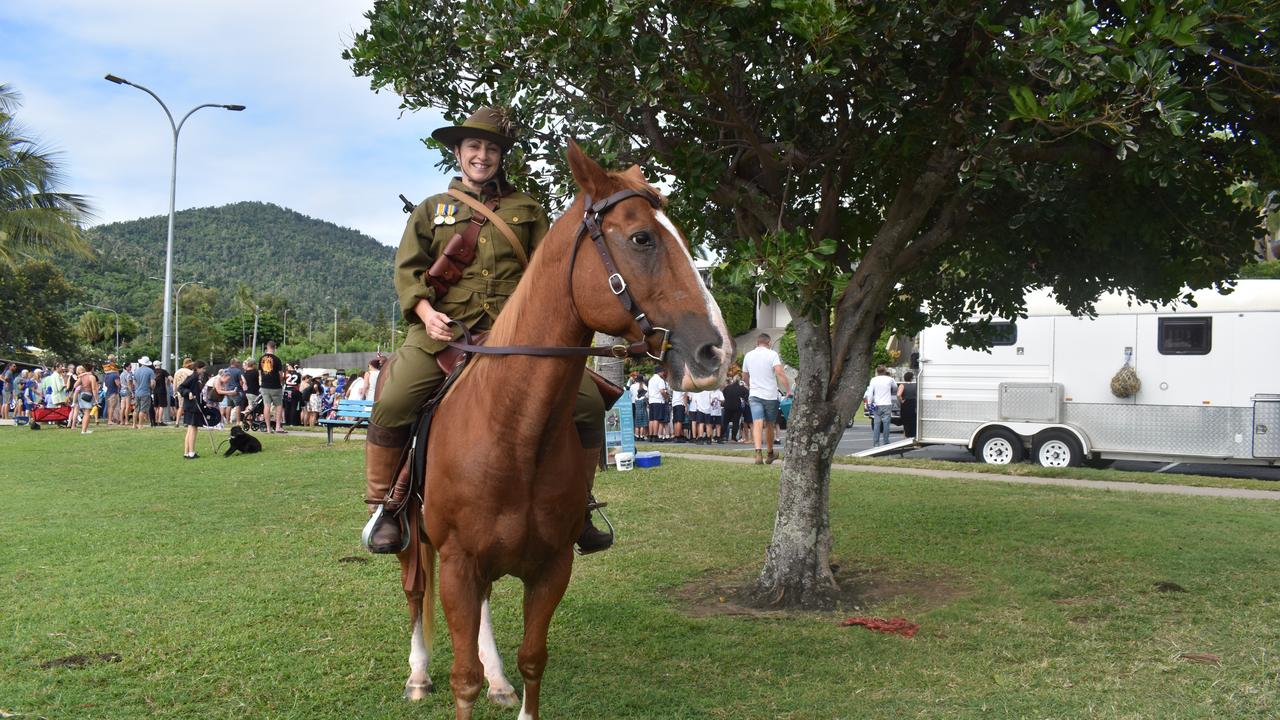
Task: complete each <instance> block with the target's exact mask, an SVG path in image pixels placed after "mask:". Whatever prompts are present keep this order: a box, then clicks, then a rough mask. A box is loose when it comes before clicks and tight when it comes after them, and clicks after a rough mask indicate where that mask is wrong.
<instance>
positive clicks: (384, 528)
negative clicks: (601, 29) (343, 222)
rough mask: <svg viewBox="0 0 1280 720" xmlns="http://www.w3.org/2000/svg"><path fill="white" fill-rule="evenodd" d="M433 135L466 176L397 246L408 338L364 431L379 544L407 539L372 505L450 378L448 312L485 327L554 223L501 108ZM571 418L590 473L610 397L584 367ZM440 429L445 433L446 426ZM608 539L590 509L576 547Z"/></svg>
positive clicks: (434, 200) (590, 547)
mask: <svg viewBox="0 0 1280 720" xmlns="http://www.w3.org/2000/svg"><path fill="white" fill-rule="evenodd" d="M431 136H432V137H434V138H435V139H436V140H439V141H440V142H442V143H444V144H445V145H446V146H448V147H450V148H452V150H453V154H454V157H455V158H456V159H457V161H458V166H459V167H460V168H461V170H462V175H461V176H460V177H456V178H454V179H453V181H452V182H450V183H449V191H448V192H445V193H441V194H439V195H433V196H431V197H429V198H427V199H426V200H424V201H423V202H422V203H421V204H420V205H418V206H417V207H416V208H415V209H414V211H413V214H412V215H411V216H410V217H409V223H408V225H407V226H406V227H405V231H404V236H403V237H402V238H401V240H400V249H399V250H398V251H397V252H396V261H395V286H396V294H397V296H398V297H399V299H400V307H401V310H402V311H403V313H404V317H405V320H406V321H407V322H408V324H409V327H408V333H407V335H406V337H405V341H404V344H403V345H401V346H400V348H399V350H397V351H396V354H395V356H393V357H392V358H391V360H390V361H389V363H388V365H387V366H386V367H385V368H384V369H383V372H382V373H380V377H379V387H380V389H379V390H378V391H377V395H376V397H377V400H376V401H375V402H374V405H373V411H372V415H371V417H370V418H369V430H368V434H367V435H366V438H365V483H366V486H367V491H368V492H367V495H366V498H365V502H366V503H369V505H370V509H371V512H374V517H373V518H372V519H371V520H370V523H369V525H368V526H366V528H365V532H364V538H363V539H364V542H365V546H366V547H367V548H368V550H369V551H370V552H374V553H395V552H399V551H400V550H402V549H403V548H404V547H405V545H406V543H407V538H406V537H404V532H403V528H402V526H401V523H400V521H399V519H398V518H395V517H391V516H390V514H389V513H388V514H385V515H384V514H383V513H382V512H380V508H379V509H378V511H375V508H374V506H380V505H381V504H382V503H383V501H384V500H385V499H386V498H387V494H388V491H389V490H390V489H391V486H392V484H393V483H394V481H395V479H396V478H395V472H396V469H397V465H398V463H399V460H400V458H401V454H402V452H403V451H404V448H405V446H406V445H407V444H408V442H409V439H410V437H409V436H410V426H411V425H412V424H413V421H414V420H415V419H416V417H417V414H418V411H419V409H420V407H421V406H422V404H423V403H424V402H425V401H426V400H427V399H428V398H430V397H431V396H432V395H434V394H435V392H436V390H437V389H438V388H439V387H440V384H441V383H442V382H443V381H444V378H445V373H444V371H443V370H441V368H440V366H439V364H438V363H437V362H436V354H437V353H438V352H440V351H441V350H443V349H445V347H446V346H447V343H448V342H449V341H450V340H453V339H454V336H453V334H452V332H451V328H450V326H449V323H450V321H451V320H452V321H455V322H458V323H461V324H463V325H465V326H466V327H468V328H470V330H471V332H473V333H476V332H483V331H486V330H488V329H489V328H490V327H491V326H492V324H493V322H494V320H495V319H497V317H498V313H499V312H500V311H501V310H502V308H503V306H504V305H505V304H506V301H507V299H508V298H509V297H510V296H511V294H512V293H513V292H514V291H515V288H516V283H517V281H519V280H520V277H521V276H522V275H523V274H524V271H525V265H526V264H527V262H528V256H529V255H532V254H533V251H534V250H535V249H536V248H537V247H538V244H539V243H540V242H541V241H542V238H543V236H544V235H546V233H547V228H548V226H549V223H548V221H547V214H546V211H544V210H543V209H542V207H541V206H540V205H539V204H538V202H537V201H536V200H534V199H533V198H531V197H529V196H528V195H526V194H525V193H522V192H520V191H518V190H516V189H515V188H513V187H512V186H511V185H510V183H508V182H507V179H506V174H505V172H504V170H503V160H504V156H505V154H506V151H507V150H509V149H510V148H511V146H512V145H514V144H515V138H513V137H512V136H511V133H510V130H509V127H508V124H507V122H506V120H505V118H504V117H503V116H502V114H501V113H500V112H498V111H497V110H495V109H493V108H487V107H482V108H480V109H479V110H477V111H476V112H475V113H474V114H473V115H472V116H471V117H469V118H467V120H466V121H465V122H463V123H462V124H461V125H451V126H447V127H442V128H439V129H437V130H436V131H435V132H433V133H431ZM468 199H470V202H468ZM477 205H482V206H483V207H486V208H488V210H489V212H488V213H485V212H483V211H481V210H479V209H478V208H477V207H476V206H477ZM473 226H475V227H473ZM468 235H469V237H468ZM574 423H575V425H576V426H577V428H578V439H579V441H580V443H581V453H580V455H579V458H580V462H581V463H582V464H583V466H585V467H591V468H592V477H594V468H595V467H596V464H597V462H598V458H599V457H600V449H601V447H602V446H603V445H604V401H603V400H602V399H601V397H600V392H599V390H598V389H597V388H596V386H595V384H594V383H592V382H591V380H590V379H588V378H587V377H586V375H585V373H584V376H583V378H582V383H581V386H580V388H579V393H578V401H577V404H576V406H575V410H574ZM435 431H436V433H437V434H438V435H439V437H440V438H442V439H443V440H444V441H446V442H447V441H448V436H449V428H447V427H437V428H436V429H435ZM493 431H494V432H497V431H498V428H493ZM612 543H613V535H612V534H610V533H605V532H602V531H600V530H598V529H596V527H595V526H594V525H593V524H592V523H591V512H590V510H587V512H586V522H585V524H584V525H583V529H582V534H581V535H580V536H579V537H578V540H577V544H578V548H579V551H580V552H582V553H583V554H586V553H591V552H597V551H599V550H604V549H606V548H608V547H609V546H610V545H611V544H612Z"/></svg>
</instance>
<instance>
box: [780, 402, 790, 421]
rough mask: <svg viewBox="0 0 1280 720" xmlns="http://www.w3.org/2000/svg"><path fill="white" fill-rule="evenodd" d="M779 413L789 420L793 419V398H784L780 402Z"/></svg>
mask: <svg viewBox="0 0 1280 720" xmlns="http://www.w3.org/2000/svg"><path fill="white" fill-rule="evenodd" d="M778 414H779V415H781V416H782V417H784V418H786V419H787V420H790V419H791V398H783V399H782V402H779V403H778Z"/></svg>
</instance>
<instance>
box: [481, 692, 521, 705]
mask: <svg viewBox="0 0 1280 720" xmlns="http://www.w3.org/2000/svg"><path fill="white" fill-rule="evenodd" d="M488 697H489V701H490V702H493V703H495V704H497V705H501V706H502V707H504V708H518V707H520V696H519V695H517V694H516V691H515V690H501V689H494V688H490V689H489V695H488Z"/></svg>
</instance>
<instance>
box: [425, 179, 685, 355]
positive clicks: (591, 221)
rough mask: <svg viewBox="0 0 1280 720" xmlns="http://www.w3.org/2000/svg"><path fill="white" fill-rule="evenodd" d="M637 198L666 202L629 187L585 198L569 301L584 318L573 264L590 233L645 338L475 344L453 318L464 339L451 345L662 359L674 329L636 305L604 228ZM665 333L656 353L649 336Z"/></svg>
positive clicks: (484, 350)
mask: <svg viewBox="0 0 1280 720" xmlns="http://www.w3.org/2000/svg"><path fill="white" fill-rule="evenodd" d="M633 197H639V198H644V199H645V200H646V201H648V203H649V204H650V205H651V206H653V208H654V209H655V210H657V209H659V208H661V207H662V201H661V200H660V199H659V198H658V196H657V195H655V194H654V193H652V192H649V191H647V190H635V189H630V188H629V189H626V190H620V191H618V192H616V193H614V194H612V195H610V196H609V197H607V198H605V199H603V200H600V201H598V202H594V203H593V202H592V201H591V196H590V195H587V196H586V197H585V198H584V201H585V204H586V208H587V209H586V211H585V212H584V213H583V216H582V224H580V225H579V226H578V232H577V235H576V238H575V240H574V241H573V252H572V254H571V255H570V256H569V303H570V305H572V306H573V312H574V313H575V314H577V315H578V317H582V315H581V313H578V307H577V304H576V303H575V302H574V300H573V267H574V263H576V262H577V260H578V248H579V247H581V246H582V239H583V238H584V237H587V236H590V237H591V242H592V244H594V245H595V248H596V252H598V253H599V254H600V260H601V262H603V263H604V270H605V272H606V273H608V274H609V275H608V283H609V290H610V291H611V292H612V293H613V294H614V296H615V297H617V298H618V301H619V302H621V303H622V307H623V309H625V310H626V311H627V314H629V315H631V317H632V318H633V319H634V320H635V321H636V324H638V325H639V326H640V332H641V333H643V334H644V337H643V338H641V339H640V340H637V341H635V342H633V343H631V344H630V345H593V346H589V347H578V346H556V345H500V346H489V345H475V344H473V343H472V341H471V333H470V331H469V330H468V329H467V328H466V327H465V326H463V325H462V324H461V323H458V322H456V321H452V322H451V324H454V325H457V326H458V327H460V328H462V335H463V341H461V342H459V341H453V342H450V343H449V345H450V347H454V348H457V349H458V350H462V351H463V352H468V353H480V354H482V355H543V356H572V355H595V356H599V357H614V358H618V359H619V360H621V359H622V358H627V357H632V358H641V357H649V358H652V359H653V360H656V361H658V362H662V360H663V358H665V357H666V354H667V348H668V347H669V343H668V342H667V340H668V338H669V337H670V336H671V331H670V330H669V329H667V328H664V327H657V326H655V325H654V324H653V323H651V322H650V321H649V317H648V316H647V315H646V314H645V313H644V311H643V310H641V309H640V307H639V305H637V304H636V301H635V298H633V297H631V291H630V290H629V289H628V288H627V281H626V279H625V278H623V277H622V273H620V272H618V266H617V265H616V264H614V262H613V256H612V255H610V254H609V247H608V245H606V244H605V240H604V230H602V229H601V227H600V220H601V219H602V218H603V217H604V214H605V213H607V212H609V211H610V210H612V209H613V208H614V206H616V205H617V204H618V203H620V202H622V201H623V200H627V199H630V198H633ZM658 334H661V336H662V337H661V341H660V342H659V344H658V352H657V354H654V352H653V351H652V350H651V349H650V348H649V338H650V337H652V336H653V335H658Z"/></svg>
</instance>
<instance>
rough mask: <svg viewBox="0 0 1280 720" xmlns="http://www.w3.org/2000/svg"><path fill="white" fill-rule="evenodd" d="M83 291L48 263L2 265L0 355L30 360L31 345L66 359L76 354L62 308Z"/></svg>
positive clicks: (0, 277) (0, 278)
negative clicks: (28, 349)
mask: <svg viewBox="0 0 1280 720" xmlns="http://www.w3.org/2000/svg"><path fill="white" fill-rule="evenodd" d="M78 298H79V291H78V290H77V289H76V288H75V287H74V286H73V285H72V284H71V283H69V282H68V281H67V278H66V277H64V276H63V274H62V272H61V271H60V270H59V269H58V267H57V266H55V265H54V264H53V263H51V262H49V261H47V260H33V261H28V262H25V263H22V264H21V265H6V264H3V263H0V353H3V354H4V356H5V357H23V358H25V357H29V353H28V352H27V350H26V349H25V348H26V346H28V345H31V346H34V347H38V348H40V349H42V350H47V351H49V352H51V353H53V354H55V355H58V356H62V357H66V356H69V355H70V354H72V353H73V352H74V351H75V348H76V344H75V334H74V332H73V331H72V328H71V326H70V325H69V323H68V322H67V319H66V317H64V316H63V314H62V313H61V312H60V308H62V307H64V306H66V305H68V304H69V303H71V302H74V301H75V300H77V299H78Z"/></svg>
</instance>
